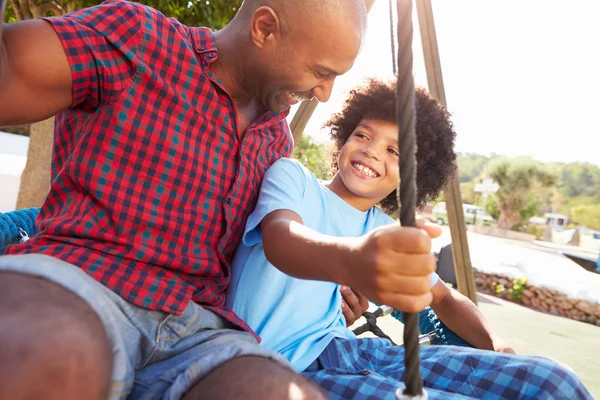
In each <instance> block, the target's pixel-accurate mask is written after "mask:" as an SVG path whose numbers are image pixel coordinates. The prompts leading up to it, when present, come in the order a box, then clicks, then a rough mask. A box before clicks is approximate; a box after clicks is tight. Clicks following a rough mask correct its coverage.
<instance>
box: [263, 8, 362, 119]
mask: <svg viewBox="0 0 600 400" xmlns="http://www.w3.org/2000/svg"><path fill="white" fill-rule="evenodd" d="M306 26H307V28H306V29H296V31H294V32H290V35H288V36H286V37H283V38H281V39H280V40H279V41H277V42H276V43H275V44H274V45H273V46H270V47H269V48H267V49H265V51H264V52H263V54H262V58H263V59H262V60H261V62H260V67H259V68H260V69H261V73H259V74H258V75H260V76H261V78H262V79H261V80H260V81H257V91H258V97H259V99H260V100H261V102H262V103H263V104H264V105H265V106H266V107H267V108H268V109H269V110H271V111H272V112H273V113H276V114H278V113H281V112H283V111H285V110H287V109H289V108H290V107H291V106H292V105H294V104H296V103H298V102H300V101H303V100H309V99H311V98H312V97H316V98H317V100H319V101H321V102H325V101H327V100H328V99H329V97H330V95H331V90H332V87H333V82H334V80H335V78H336V77H337V76H338V75H341V74H343V73H345V72H347V71H348V70H349V69H350V68H351V67H352V64H353V63H354V60H355V58H356V56H357V55H358V52H359V50H360V45H361V40H362V36H363V31H362V28H361V27H358V26H353V24H352V23H351V22H350V21H344V20H341V18H332V19H330V20H329V21H327V23H318V21H313V22H311V23H307V24H306ZM311 27H312V28H311Z"/></svg>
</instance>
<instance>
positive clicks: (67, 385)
mask: <svg viewBox="0 0 600 400" xmlns="http://www.w3.org/2000/svg"><path fill="white" fill-rule="evenodd" d="M0 377H2V378H1V379H0V399H11V400H18V399H26V398H27V399H31V398H43V399H49V400H52V399H65V400H66V399H104V398H106V396H107V393H108V390H109V387H110V385H109V384H110V377H111V352H110V347H109V344H108V340H107V337H106V333H105V330H104V327H103V325H102V323H101V322H100V320H99V319H98V317H97V315H96V313H95V312H94V311H93V310H92V309H91V308H90V307H89V306H88V305H87V304H86V303H85V302H84V301H83V300H81V299H80V298H79V297H77V296H76V295H74V294H73V293H71V292H69V291H68V290H66V289H64V288H62V287H60V286H58V285H56V284H54V283H51V282H49V281H46V280H44V279H41V278H36V277H33V276H26V275H21V274H19V273H13V272H0Z"/></svg>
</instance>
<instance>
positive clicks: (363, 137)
mask: <svg viewBox="0 0 600 400" xmlns="http://www.w3.org/2000/svg"><path fill="white" fill-rule="evenodd" d="M354 136H356V137H357V138H361V139H368V137H367V135H365V134H364V133H361V132H355V133H354Z"/></svg>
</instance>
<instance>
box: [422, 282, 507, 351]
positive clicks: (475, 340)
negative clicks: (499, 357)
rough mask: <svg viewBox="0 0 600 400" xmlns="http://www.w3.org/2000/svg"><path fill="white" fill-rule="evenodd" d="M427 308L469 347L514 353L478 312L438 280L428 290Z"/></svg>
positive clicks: (458, 294) (462, 296)
mask: <svg viewBox="0 0 600 400" xmlns="http://www.w3.org/2000/svg"><path fill="white" fill-rule="evenodd" d="M431 292H432V294H433V301H432V303H431V308H432V309H433V311H435V313H436V314H437V316H438V317H439V319H440V320H441V321H443V322H444V324H446V326H447V327H448V328H449V329H450V330H451V331H453V332H454V333H456V334H457V335H458V336H460V337H461V338H462V339H464V340H465V341H467V342H469V343H470V344H471V345H473V346H475V347H477V348H479V349H484V350H494V351H499V352H503V353H515V351H514V350H513V348H512V347H510V346H508V345H507V344H506V342H505V341H504V340H503V339H502V338H500V337H499V336H498V335H497V334H496V333H494V331H493V330H492V328H491V327H490V325H489V323H488V321H487V320H486V318H485V317H484V316H483V314H482V313H481V311H479V308H477V306H476V305H475V304H473V302H472V301H471V300H469V299H468V298H467V297H466V296H464V295H462V294H461V293H459V292H458V291H456V290H453V289H451V288H449V287H448V286H446V284H445V283H444V282H442V281H441V280H439V281H438V282H437V283H436V284H435V285H434V286H433V287H432V288H431Z"/></svg>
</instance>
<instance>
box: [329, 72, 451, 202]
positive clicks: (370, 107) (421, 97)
mask: <svg viewBox="0 0 600 400" xmlns="http://www.w3.org/2000/svg"><path fill="white" fill-rule="evenodd" d="M415 106H416V112H417V116H416V141H417V147H418V148H417V155H416V161H417V202H416V205H417V207H418V208H421V207H423V206H425V204H426V203H427V202H429V201H432V200H434V199H435V198H436V197H437V196H438V195H439V194H440V192H441V191H442V189H443V188H444V185H445V184H446V182H447V181H448V180H449V179H450V178H451V177H452V176H453V174H454V173H455V172H456V165H455V161H456V153H455V152H454V139H455V137H456V132H454V126H453V124H452V122H451V121H450V113H449V112H448V111H447V110H446V109H445V108H444V107H443V106H442V105H441V104H440V103H439V102H438V101H437V100H435V99H433V98H432V97H431V96H429V93H427V91H426V90H425V89H423V88H417V89H416V91H415ZM365 119H367V120H368V119H371V120H382V121H390V122H394V123H396V122H397V121H396V80H394V81H392V82H384V81H381V80H378V79H369V80H367V82H366V84H365V85H363V86H360V87H358V88H356V89H353V90H352V91H350V94H349V95H348V98H347V99H346V101H345V103H344V107H343V108H342V111H341V112H339V113H336V114H334V115H333V116H332V117H331V119H330V120H329V121H327V122H326V123H325V126H327V127H329V128H331V134H330V136H331V139H333V141H334V150H333V152H332V155H331V157H332V159H331V170H330V173H331V176H332V177H333V176H334V175H335V174H336V173H337V171H338V157H339V154H340V151H341V150H342V147H343V146H344V144H345V143H346V140H348V138H349V137H350V135H351V134H352V132H353V131H354V129H355V128H356V126H357V125H358V124H359V123H360V122H361V121H362V120H365ZM379 206H380V207H381V208H382V209H383V210H384V211H385V212H387V213H395V212H397V210H398V204H397V202H396V191H394V192H393V193H390V195H389V196H387V197H386V198H385V199H383V200H382V201H381V203H380V204H379Z"/></svg>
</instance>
